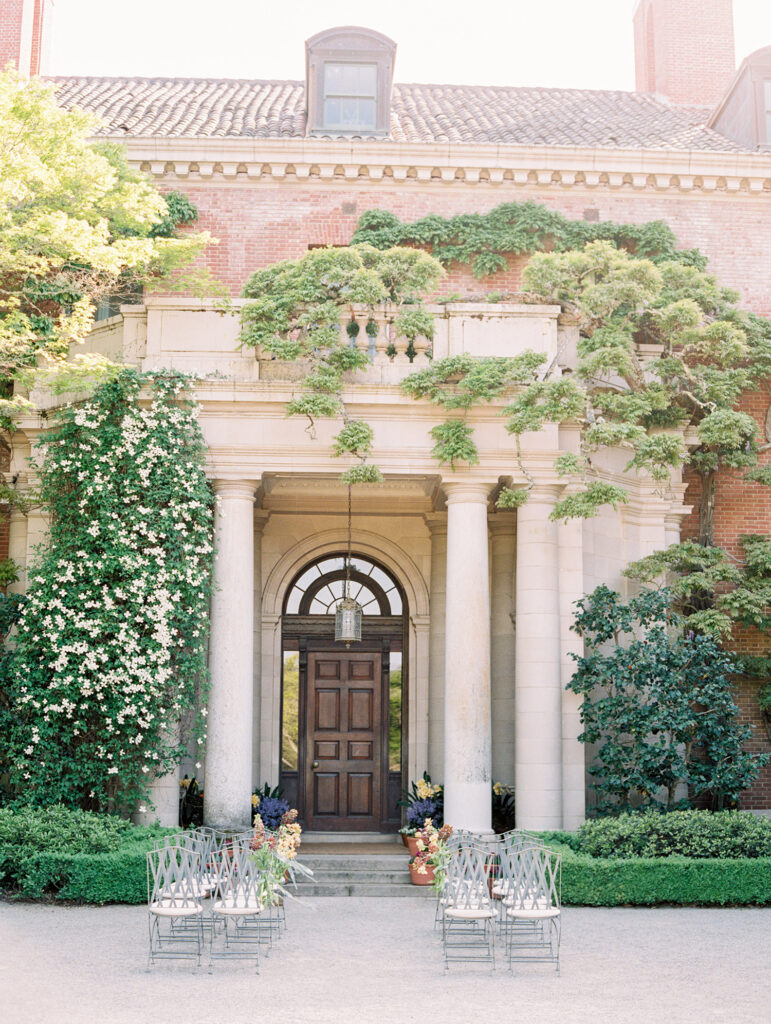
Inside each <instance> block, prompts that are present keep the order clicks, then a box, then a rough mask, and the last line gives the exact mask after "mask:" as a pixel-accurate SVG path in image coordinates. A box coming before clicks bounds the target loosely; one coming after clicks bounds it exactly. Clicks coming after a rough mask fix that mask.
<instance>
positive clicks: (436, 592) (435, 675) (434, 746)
mask: <svg viewBox="0 0 771 1024" xmlns="http://www.w3.org/2000/svg"><path fill="white" fill-rule="evenodd" d="M424 518H425V520H426V526H428V529H429V533H430V534H431V592H430V596H429V602H430V604H429V614H430V617H431V621H430V624H429V656H428V765H427V767H428V774H429V775H430V776H431V778H432V779H434V781H436V782H441V781H442V779H443V777H444V628H445V617H446V613H447V612H446V603H445V596H446V587H447V515H446V513H444V512H431V513H429V514H427V515H426V516H425V517H424ZM422 772H423V768H422V767H421V766H420V765H418V774H421V773H422Z"/></svg>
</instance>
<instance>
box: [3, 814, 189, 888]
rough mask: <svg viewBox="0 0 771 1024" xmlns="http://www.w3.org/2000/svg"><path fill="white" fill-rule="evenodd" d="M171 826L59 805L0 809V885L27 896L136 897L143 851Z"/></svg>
mask: <svg viewBox="0 0 771 1024" xmlns="http://www.w3.org/2000/svg"><path fill="white" fill-rule="evenodd" d="M175 831H176V829H167V828H161V827H160V826H157V825H152V826H149V827H138V826H136V825H132V824H131V822H129V821H124V820H123V819H121V818H117V817H114V816H113V815H108V814H92V813H91V812H90V811H73V810H69V809H68V808H66V807H63V806H62V805H57V806H54V807H42V808H40V807H38V808H32V807H22V808H18V809H12V808H4V809H0V889H2V890H3V891H4V892H6V893H9V894H12V895H16V896H22V897H25V898H27V899H40V898H41V897H45V896H53V897H54V898H56V899H68V900H79V901H82V902H86V903H142V902H144V900H145V899H146V895H147V892H146V886H147V881H146V877H147V876H146V868H145V854H146V853H147V851H148V850H149V849H150V848H151V847H152V845H153V843H154V841H155V840H156V839H158V838H160V837H161V836H164V835H168V834H169V833H171V832H175Z"/></svg>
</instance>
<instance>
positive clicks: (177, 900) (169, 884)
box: [147, 836, 201, 910]
mask: <svg viewBox="0 0 771 1024" xmlns="http://www.w3.org/2000/svg"><path fill="white" fill-rule="evenodd" d="M168 838H170V839H175V838H176V837H173V836H172V837H168ZM200 870H201V855H200V852H199V851H197V850H195V849H193V848H191V847H190V846H188V845H186V844H185V843H184V842H170V843H166V844H165V845H161V846H159V847H157V848H156V849H155V850H149V851H148V853H147V902H148V905H149V906H152V905H153V904H157V903H160V904H162V905H163V906H165V907H167V908H169V909H173V908H177V909H179V910H188V909H190V908H191V907H196V906H198V903H199V900H200V886H199V885H198V878H199V875H200Z"/></svg>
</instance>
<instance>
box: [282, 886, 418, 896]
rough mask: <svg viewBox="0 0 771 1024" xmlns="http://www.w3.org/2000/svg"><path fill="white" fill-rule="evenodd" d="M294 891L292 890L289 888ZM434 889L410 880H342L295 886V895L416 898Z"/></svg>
mask: <svg viewBox="0 0 771 1024" xmlns="http://www.w3.org/2000/svg"><path fill="white" fill-rule="evenodd" d="M290 892H294V890H290ZM434 895H435V894H434V891H433V889H432V888H431V887H430V886H428V885H412V884H411V883H410V882H406V883H400V882H389V883H386V884H378V883H377V882H370V883H367V882H342V883H339V884H336V885H326V884H325V883H323V882H321V883H318V884H316V885H314V884H313V883H309V884H303V885H301V886H300V885H298V886H297V896H298V897H299V898H300V899H304V898H305V897H307V896H373V897H374V896H389V897H390V896H412V897H414V898H417V899H426V898H427V897H433V896H434Z"/></svg>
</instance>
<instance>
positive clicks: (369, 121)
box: [324, 61, 377, 132]
mask: <svg viewBox="0 0 771 1024" xmlns="http://www.w3.org/2000/svg"><path fill="white" fill-rule="evenodd" d="M324 128H325V129H326V130H328V131H332V130H335V129H338V130H340V131H344V132H355V131H367V132H374V131H376V129H377V64H333V63H332V62H331V61H330V62H329V63H328V64H325V65H324Z"/></svg>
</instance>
